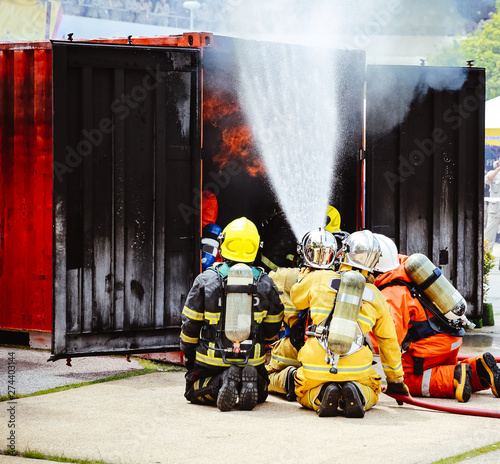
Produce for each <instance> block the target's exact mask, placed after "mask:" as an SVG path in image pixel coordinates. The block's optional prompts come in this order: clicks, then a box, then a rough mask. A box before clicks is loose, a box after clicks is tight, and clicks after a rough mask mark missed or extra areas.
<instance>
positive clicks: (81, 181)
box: [0, 33, 484, 360]
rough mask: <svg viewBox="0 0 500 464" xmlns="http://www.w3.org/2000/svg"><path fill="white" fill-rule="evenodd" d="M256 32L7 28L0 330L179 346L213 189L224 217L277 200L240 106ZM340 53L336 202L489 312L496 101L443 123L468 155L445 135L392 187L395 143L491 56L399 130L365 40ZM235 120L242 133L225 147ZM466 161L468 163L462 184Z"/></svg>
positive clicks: (65, 349) (352, 225) (470, 87)
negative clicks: (45, 34)
mask: <svg viewBox="0 0 500 464" xmlns="http://www.w3.org/2000/svg"><path fill="white" fill-rule="evenodd" d="M243 42H244V43H245V46H247V47H248V46H252V43H251V42H250V43H249V42H248V41H243V39H233V38H228V37H219V36H213V35H211V34H206V33H196V34H194V33H193V34H190V33H186V34H183V35H181V36H169V37H154V38H140V37H138V38H135V37H128V38H116V39H105V40H100V39H95V40H85V41H84V40H70V39H68V40H63V41H53V42H45V41H41V42H33V43H3V44H0V75H1V76H2V80H1V83H0V92H1V93H0V95H1V96H0V102H1V112H0V149H1V153H0V155H1V156H0V163H1V164H0V176H1V179H2V184H1V188H2V191H1V199H0V205H1V211H0V233H1V243H0V299H1V300H0V304H1V308H0V329H9V330H22V331H26V330H28V331H32V330H37V331H51V332H52V352H53V356H52V358H51V359H53V360H56V359H59V358H64V357H75V356H86V355H91V354H105V353H139V352H155V351H174V350H178V347H179V345H178V343H179V333H180V315H181V311H182V306H183V302H184V299H185V297H186V294H187V292H188V291H189V288H190V285H191V283H192V281H193V279H194V277H195V276H196V275H197V274H198V273H199V272H200V269H201V266H200V237H201V220H202V211H201V203H202V201H201V196H202V192H203V191H207V190H209V191H212V192H213V193H214V194H215V196H216V198H217V202H218V216H217V223H218V224H219V225H220V226H221V227H224V226H225V225H226V224H227V223H228V222H229V221H231V220H232V219H234V218H236V217H240V216H247V217H248V218H249V219H251V220H253V221H254V222H255V223H256V224H257V225H258V226H259V225H260V224H262V223H263V222H264V221H265V220H266V218H268V217H269V216H270V215H271V214H273V213H274V212H275V211H276V210H280V208H281V206H280V204H279V201H278V199H277V198H276V195H275V193H274V191H273V188H272V187H271V185H270V181H269V179H268V178H267V176H266V172H265V168H264V169H262V165H259V160H258V153H257V149H256V147H255V144H254V142H253V140H252V137H251V127H249V125H248V123H247V122H246V120H245V118H244V116H243V112H242V108H241V102H240V95H239V89H238V83H237V79H238V77H237V74H236V71H235V70H236V67H237V49H238V47H239V46H241V44H242V43H243ZM290 47H291V48H294V47H298V46H291V45H290ZM326 59H327V60H328V63H331V66H332V68H333V69H335V73H336V82H337V84H336V85H337V88H336V89H335V90H336V91H337V92H338V95H339V96H340V98H339V108H338V121H339V123H338V127H337V128H336V133H337V134H338V137H339V146H340V147H341V148H340V150H339V153H338V155H337V156H338V159H339V161H340V162H339V163H338V166H337V168H336V171H335V183H334V185H333V186H332V192H331V202H332V203H333V204H334V205H335V206H336V207H337V208H338V209H339V211H340V212H341V216H342V225H341V227H342V229H343V230H345V231H348V232H352V231H354V230H359V229H361V228H363V227H364V226H366V227H368V228H371V229H373V231H375V232H380V233H384V234H386V235H388V236H390V237H391V238H394V239H395V241H396V243H398V245H399V247H400V249H401V251H403V252H412V251H414V250H415V251H416V250H419V251H421V252H425V253H428V255H429V257H432V259H433V260H436V259H437V260H438V261H439V259H438V258H441V259H440V261H439V264H440V265H442V266H443V272H444V273H445V274H446V275H447V276H448V277H449V278H450V279H451V280H452V281H453V282H454V283H455V285H457V286H458V287H459V288H460V287H463V288H465V289H466V291H465V294H466V297H467V300H468V302H469V310H468V311H469V313H468V314H469V316H475V315H478V314H480V311H481V305H480V302H481V300H482V285H481V280H482V260H481V256H480V254H481V253H482V243H481V241H482V228H481V227H480V225H479V223H480V222H481V220H482V208H483V206H482V205H483V201H482V197H481V198H479V196H478V192H477V189H478V187H479V181H478V179H479V176H480V174H481V173H482V169H483V167H482V164H481V163H482V161H481V160H484V157H483V153H482V152H481V149H482V147H483V148H484V146H482V145H481V143H480V141H479V138H481V140H482V141H483V144H484V118H483V119H481V118H482V117H483V116H482V115H483V113H482V112H484V99H483V101H482V102H481V101H480V98H478V102H479V103H478V104H477V105H476V107H474V108H472V107H470V108H469V116H468V117H467V124H463V125H461V126H460V127H457V128H455V125H452V124H449V127H448V128H445V129H444V130H445V131H448V132H446V134H447V135H446V140H447V143H448V144H451V145H450V150H453V153H455V152H457V155H456V157H457V161H456V163H458V161H459V160H460V167H459V168H454V169H458V171H452V172H451V171H449V163H448V164H446V163H445V164H444V165H443V164H442V163H441V162H439V161H438V159H437V158H438V157H441V158H442V155H441V152H440V151H439V152H438V150H435V151H431V152H429V153H427V154H426V156H427V159H428V160H431V161H429V162H428V163H427V164H425V166H424V165H423V166H422V169H426V170H427V171H425V173H423V174H422V173H421V172H420V171H418V172H417V171H415V173H410V174H409V175H408V177H407V178H406V177H405V179H404V181H405V182H402V183H401V182H400V184H397V185H396V189H390V188H389V189H388V187H387V185H388V184H387V182H386V185H384V179H386V178H387V174H386V173H387V172H390V171H391V169H392V170H394V169H396V174H397V172H398V171H397V167H395V164H394V163H395V160H394V159H392V158H390V157H391V156H393V157H395V158H396V160H397V159H398V156H403V157H404V156H407V155H408V153H409V152H411V151H412V150H413V148H414V147H413V146H411V144H410V145H408V144H406V145H405V144H403V143H402V142H400V139H401V137H400V135H397V134H401V133H403V134H405V137H406V139H408V140H414V139H415V138H416V137H418V138H421V139H422V137H423V139H422V140H425V137H426V132H425V131H426V130H432V125H433V124H435V123H436V121H439V120H441V119H442V117H443V114H445V112H446V111H447V110H448V106H449V105H452V104H455V103H457V104H461V103H463V102H464V101H465V100H464V99H466V98H467V95H468V93H471V92H472V93H475V94H476V95H481V92H483V93H484V80H483V81H481V76H484V70H481V69H473V70H468V71H467V73H469V75H470V78H467V79H466V80H465V81H464V83H463V84H462V85H460V86H458V87H457V88H456V89H455V90H453V91H451V90H447V91H446V92H445V93H444V94H443V95H446V97H443V98H445V100H443V102H438V103H436V104H427V103H425V101H426V100H424V103H422V100H421V99H420V98H419V97H417V96H413V95H412V98H410V99H409V100H410V104H409V112H408V116H407V117H406V119H404V121H403V122H400V123H399V124H398V125H396V127H395V128H393V129H392V131H389V132H388V131H387V130H386V128H383V127H380V125H379V124H378V123H379V122H380V121H379V119H377V118H378V117H379V116H380V114H381V113H378V112H379V111H384V109H383V108H381V107H380V106H377V105H376V104H372V106H370V92H372V90H371V89H372V88H373V87H372V84H373V82H377V83H378V85H379V86H380V85H384V79H385V77H384V78H381V75H380V73H379V74H377V69H375V68H374V69H373V70H370V68H368V72H367V71H366V63H365V56H364V53H363V52H362V51H357V50H331V51H330V52H329V54H328V55H327V57H326ZM399 68H400V67H399ZM447 69H448V68H443V69H442V70H437V72H438V73H440V72H441V73H444V72H446V70H447ZM460 69H461V68H460ZM393 72H394V73H396V74H397V73H399V74H397V75H398V76H400V75H403V74H404V73H409V74H410V75H412V76H413V75H415V74H418V73H421V72H422V70H421V69H417V70H415V69H413V67H403V69H402V70H397V71H396V70H394V71H393ZM289 78H290V79H293V78H294V76H293V75H290V76H289ZM396 81H398V78H396ZM371 83H372V84H371ZM329 85H331V83H329V82H325V86H326V88H327V89H328V86H329ZM365 85H366V86H367V108H368V113H367V121H366V127H365V121H364V110H363V108H364V97H365ZM386 85H392V83H391V81H387V84H386ZM372 94H373V92H372ZM427 95H430V96H428V97H426V98H427V99H428V98H434V97H435V95H441V94H440V93H439V92H435V93H433V92H430V93H428V94H427ZM395 98H397V97H396V94H395ZM440 98H441V97H440ZM372 99H373V102H376V101H377V100H376V97H375V96H374V97H372ZM378 103H379V104H380V102H378ZM466 103H467V102H466ZM422 107H425V110H426V112H425V114H424V113H423V112H422ZM388 108H390V105H388ZM411 121H414V122H411ZM481 124H482V125H481ZM452 126H453V127H452ZM439 127H441V126H439ZM471 127H473V130H471ZM236 129H237V130H238V134H240V135H241V134H242V133H243V134H244V137H239V138H234V137H233V138H232V140H233V141H234V140H236V142H235V145H236V146H235V147H228V146H227V143H228V137H227V134H228V133H231V131H235V130H236ZM365 129H366V131H367V139H366V150H365V149H364V146H363V143H364V140H363V139H364V131H365ZM465 131H467V135H465ZM481 131H483V133H482V134H481ZM333 132H334V131H333V130H332V133H333ZM388 133H389V135H387V134H388ZM395 134H396V135H395ZM398 137H399V138H398ZM398 140H399V142H398ZM464 144H465V145H464ZM460 147H464V148H463V149H462V148H460ZM457 150H458V151H457ZM461 150H466V152H467V154H468V155H467V156H465V155H464V154H463V151H461ZM458 152H459V153H458ZM243 153H244V154H245V156H246V155H248V154H250V158H248V157H247V158H243V157H242V154H243ZM436 153H439V154H438V155H437V154H436ZM238 156H239V157H238ZM450 156H451V155H450ZM453 156H455V155H453ZM441 158H439V159H441ZM432 160H435V161H432ZM456 163H455V161H454V162H453V166H455V165H456ZM462 163H464V164H462ZM364 167H366V181H365V180H364V172H365V171H364V170H363V169H364ZM446 169H448V170H446ZM431 171H432V172H433V173H435V174H434V176H431V175H430V174H429V172H431ZM463 172H468V173H470V174H471V179H469V181H466V182H465V183H464V181H465V179H464V177H463ZM460 173H462V174H460ZM384 176H385V177H384ZM441 179H447V180H446V181H441ZM410 184H411V185H418V189H417V190H415V195H416V196H418V198H419V199H420V200H416V199H415V198H416V196H413V193H412V192H413V190H411V189H409V190H408V191H407V193H405V194H404V195H403V193H402V190H401V189H403V188H407V186H409V185H410ZM393 187H394V186H393ZM398 189H399V190H398ZM465 192H466V193H465ZM471 192H472V193H471ZM365 196H366V203H365ZM441 200H442V201H441ZM422 205H424V206H422ZM425 205H430V206H431V207H430V209H429V208H427V206H425ZM422 208H423V210H422ZM365 209H366V211H365ZM422 211H425V214H426V215H427V216H426V217H429V216H431V217H432V218H433V222H432V225H431V223H430V222H425V223H424V222H422V214H423V212H422ZM439 218H441V219H439ZM363 221H366V224H364V222H363ZM439 221H440V222H439ZM438 222H439V223H440V226H439V228H438V229H436V224H437V223H438ZM432 227H433V228H432ZM417 229H418V230H419V232H417ZM445 230H446V238H444V237H443V235H444V234H445V233H444V231H445ZM409 231H413V232H412V233H409ZM412 234H413V235H412ZM419 234H420V235H419ZM422 234H424V235H425V234H426V237H427V238H426V240H421V236H422ZM464 234H467V236H468V237H470V238H471V239H472V241H473V244H472V246H473V247H474V252H473V256H474V258H472V257H469V256H467V259H465V261H464V260H463V257H464V256H465V255H464V253H463V244H460V245H458V248H457V245H454V244H455V243H456V242H457V241H460V240H463V238H464ZM419 237H420V238H419ZM461 247H462V248H461ZM446 254H447V255H448V256H446ZM445 258H447V261H446V260H445ZM473 259H475V260H476V261H473ZM445 261H446V262H445ZM436 264H438V263H436Z"/></svg>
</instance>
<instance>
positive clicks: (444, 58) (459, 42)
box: [428, 0, 500, 100]
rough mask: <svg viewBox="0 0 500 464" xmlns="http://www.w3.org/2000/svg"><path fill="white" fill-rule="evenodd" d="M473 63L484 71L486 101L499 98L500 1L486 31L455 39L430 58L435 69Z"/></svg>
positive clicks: (486, 25) (499, 0)
mask: <svg viewBox="0 0 500 464" xmlns="http://www.w3.org/2000/svg"><path fill="white" fill-rule="evenodd" d="M467 60H474V66H475V67H479V68H485V73H486V99H487V100H490V99H491V98H494V97H498V96H499V95H500V0H497V12H496V13H495V14H494V15H493V17H492V19H491V21H490V22H488V23H487V24H485V26H484V28H483V30H480V31H478V32H476V33H475V34H467V36H466V37H456V38H455V39H454V41H453V43H452V44H451V45H449V46H447V47H444V48H443V49H442V50H441V52H439V53H437V54H435V55H432V56H430V57H429V59H428V62H429V64H430V65H432V66H461V67H463V66H465V64H466V62H467Z"/></svg>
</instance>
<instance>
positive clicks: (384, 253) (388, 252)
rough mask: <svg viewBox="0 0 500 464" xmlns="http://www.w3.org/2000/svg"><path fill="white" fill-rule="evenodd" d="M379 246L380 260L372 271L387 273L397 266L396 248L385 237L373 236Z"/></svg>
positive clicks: (380, 235)
mask: <svg viewBox="0 0 500 464" xmlns="http://www.w3.org/2000/svg"><path fill="white" fill-rule="evenodd" d="M373 236H374V237H375V238H376V239H377V242H378V243H379V245H380V251H381V254H380V259H379V260H378V263H377V265H376V266H375V267H374V271H378V272H389V271H392V270H394V269H396V268H397V267H398V266H399V258H398V248H397V247H396V244H395V243H394V242H393V241H392V240H391V239H390V238H389V237H387V236H385V235H382V234H373Z"/></svg>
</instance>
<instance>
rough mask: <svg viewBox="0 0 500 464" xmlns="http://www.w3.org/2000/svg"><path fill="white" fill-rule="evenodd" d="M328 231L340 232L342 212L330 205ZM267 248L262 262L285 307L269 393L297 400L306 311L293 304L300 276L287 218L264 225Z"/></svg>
mask: <svg viewBox="0 0 500 464" xmlns="http://www.w3.org/2000/svg"><path fill="white" fill-rule="evenodd" d="M326 216H327V217H326V220H325V224H326V225H325V229H326V230H327V231H329V232H339V231H340V213H339V212H338V210H337V209H336V208H334V207H333V206H331V205H328V208H327V213H326ZM263 234H266V238H265V239H264V249H263V250H262V254H261V261H262V264H263V265H264V266H267V267H268V269H269V270H270V272H269V277H271V279H273V281H274V283H275V284H276V287H277V288H278V291H279V294H280V299H281V302H282V303H283V306H284V308H285V316H284V319H283V327H282V329H281V330H280V332H279V333H278V340H277V341H276V342H274V343H273V344H272V345H271V359H270V361H269V363H268V364H267V365H266V369H267V372H268V374H269V380H270V384H269V392H271V393H278V394H283V395H285V398H286V399H287V400H288V401H295V400H296V395H295V374H296V372H297V369H298V368H299V367H300V362H299V361H298V359H297V355H298V350H300V348H301V347H302V346H303V345H304V341H305V338H304V336H305V323H306V317H305V316H306V312H305V311H297V310H296V309H295V307H294V306H293V304H292V300H291V297H290V290H291V288H292V285H293V284H294V283H295V281H296V280H297V278H298V276H299V272H300V267H299V266H298V261H299V257H298V256H297V240H296V239H295V235H294V234H293V232H292V230H291V229H290V226H289V224H288V221H287V220H286V217H285V216H284V215H283V214H282V213H281V214H275V215H273V216H272V217H271V218H270V219H269V220H268V221H266V223H265V224H264V232H263Z"/></svg>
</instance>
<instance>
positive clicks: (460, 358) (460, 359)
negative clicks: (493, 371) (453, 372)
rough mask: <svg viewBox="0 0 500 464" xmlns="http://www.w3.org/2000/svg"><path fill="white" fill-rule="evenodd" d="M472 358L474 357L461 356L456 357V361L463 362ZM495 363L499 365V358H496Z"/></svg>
mask: <svg viewBox="0 0 500 464" xmlns="http://www.w3.org/2000/svg"><path fill="white" fill-rule="evenodd" d="M473 357H474V355H472V356H462V355H460V356H457V360H458V361H463V360H464V359H468V358H473ZM495 361H496V362H497V363H500V358H498V357H497V358H495Z"/></svg>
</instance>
